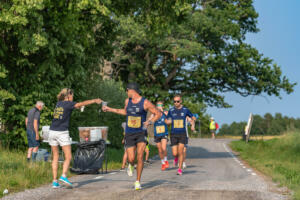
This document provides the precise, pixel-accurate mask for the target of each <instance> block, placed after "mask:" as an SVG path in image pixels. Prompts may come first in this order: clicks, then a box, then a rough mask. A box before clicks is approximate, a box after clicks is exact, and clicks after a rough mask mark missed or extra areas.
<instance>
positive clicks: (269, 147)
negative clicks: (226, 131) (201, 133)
mask: <svg viewBox="0 0 300 200" xmlns="http://www.w3.org/2000/svg"><path fill="white" fill-rule="evenodd" d="M230 146H231V148H232V149H233V150H234V151H237V152H239V153H240V157H241V158H242V159H243V160H245V161H247V162H248V163H249V164H250V165H251V166H252V167H254V168H256V169H257V170H259V171H261V172H263V173H264V174H266V175H268V176H270V177H272V179H273V181H275V182H277V183H279V184H280V186H286V187H288V188H289V189H291V190H292V191H293V198H294V199H296V200H299V199H300V131H294V132H290V133H288V134H286V135H285V136H284V137H282V138H274V139H270V140H256V141H254V140H252V141H250V142H249V143H245V142H244V141H233V142H232V143H231V144H230Z"/></svg>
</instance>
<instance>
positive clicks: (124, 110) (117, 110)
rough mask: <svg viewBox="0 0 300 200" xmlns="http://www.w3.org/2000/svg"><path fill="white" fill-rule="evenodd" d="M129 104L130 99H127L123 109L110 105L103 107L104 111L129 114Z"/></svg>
mask: <svg viewBox="0 0 300 200" xmlns="http://www.w3.org/2000/svg"><path fill="white" fill-rule="evenodd" d="M127 105H128V99H126V100H125V106H124V108H123V109H116V108H110V107H108V106H104V107H103V108H102V109H103V111H104V112H112V113H116V114H119V115H126V114H127V111H126V108H127Z"/></svg>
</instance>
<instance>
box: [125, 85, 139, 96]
mask: <svg viewBox="0 0 300 200" xmlns="http://www.w3.org/2000/svg"><path fill="white" fill-rule="evenodd" d="M126 88H127V89H131V90H135V91H136V92H137V93H139V94H141V90H140V87H139V85H138V84H137V83H128V84H127V87H126Z"/></svg>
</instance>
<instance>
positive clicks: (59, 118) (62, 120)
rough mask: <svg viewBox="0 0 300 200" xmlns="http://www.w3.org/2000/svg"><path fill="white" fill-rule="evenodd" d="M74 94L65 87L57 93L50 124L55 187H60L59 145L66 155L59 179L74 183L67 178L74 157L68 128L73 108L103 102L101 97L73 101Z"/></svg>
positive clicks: (53, 185)
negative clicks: (77, 101) (58, 172)
mask: <svg viewBox="0 0 300 200" xmlns="http://www.w3.org/2000/svg"><path fill="white" fill-rule="evenodd" d="M73 94H74V92H73V90H71V89H68V88H64V89H62V90H61V92H60V93H59V94H58V95H57V100H58V102H57V104H56V107H55V110H54V114H53V120H52V123H51V126H50V131H49V139H48V140H49V145H50V146H51V150H52V153H53V158H52V174H53V182H52V187H53V188H58V187H60V185H59V183H58V181H57V169H58V157H59V148H58V145H60V146H61V147H62V150H63V152H64V157H65V161H64V164H63V171H62V175H61V177H60V178H59V181H61V182H63V183H66V184H67V185H69V186H72V183H71V182H70V181H69V180H68V178H67V172H68V169H69V165H70V162H71V159H72V153H71V139H70V135H69V130H68V129H69V122H70V118H71V114H72V111H73V109H74V108H80V107H82V106H86V105H89V104H93V103H97V104H100V103H101V102H102V100H101V99H92V100H86V101H83V102H80V103H76V102H73Z"/></svg>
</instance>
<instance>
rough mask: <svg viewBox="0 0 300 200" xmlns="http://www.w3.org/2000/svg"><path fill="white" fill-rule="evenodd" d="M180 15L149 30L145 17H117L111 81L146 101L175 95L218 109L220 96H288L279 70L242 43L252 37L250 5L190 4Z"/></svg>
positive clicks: (241, 0) (215, 0)
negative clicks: (127, 85) (137, 90)
mask: <svg viewBox="0 0 300 200" xmlns="http://www.w3.org/2000/svg"><path fill="white" fill-rule="evenodd" d="M180 11H181V12H179V13H178V20H174V21H172V22H169V23H168V24H166V23H163V25H162V26H154V24H155V23H156V22H155V21H153V20H149V19H152V18H151V17H149V18H148V17H147V14H146V15H144V16H143V17H140V16H138V15H137V16H136V15H127V16H121V17H119V18H117V21H118V22H119V26H118V28H119V34H118V40H117V41H115V42H114V47H115V49H114V50H115V52H114V56H113V57H112V63H113V65H112V66H113V69H114V78H115V79H121V80H122V81H124V82H130V81H136V82H139V83H140V84H141V86H142V90H143V92H144V95H145V96H147V97H149V98H150V99H152V100H156V99H159V98H160V99H168V98H169V96H170V93H178V92H181V93H182V94H183V95H184V96H187V97H193V99H197V100H198V101H200V102H205V103H207V104H209V105H215V106H219V107H226V106H229V104H227V103H226V102H225V101H224V96H222V94H223V93H224V92H229V91H233V92H236V93H238V94H240V95H242V96H248V95H261V94H267V95H275V96H280V92H281V91H284V92H287V93H291V92H292V91H293V86H294V84H293V83H290V82H289V80H288V79H287V78H286V77H285V76H283V75H282V73H281V69H280V67H279V66H277V65H276V63H274V62H273V61H272V59H270V58H267V57H264V56H263V54H262V53H260V52H258V50H256V49H255V48H254V47H252V46H251V45H249V44H247V43H245V37H246V34H247V33H250V32H252V33H255V32H258V28H257V27H256V24H257V17H258V14H257V13H256V11H255V9H254V7H253V2H252V0H227V1H224V0H197V1H196V0H195V1H192V2H185V4H184V5H182V7H181V10H180ZM148 14H149V16H153V13H152V12H151V13H150V12H149V13H148ZM153 27H154V28H153Z"/></svg>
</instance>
